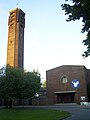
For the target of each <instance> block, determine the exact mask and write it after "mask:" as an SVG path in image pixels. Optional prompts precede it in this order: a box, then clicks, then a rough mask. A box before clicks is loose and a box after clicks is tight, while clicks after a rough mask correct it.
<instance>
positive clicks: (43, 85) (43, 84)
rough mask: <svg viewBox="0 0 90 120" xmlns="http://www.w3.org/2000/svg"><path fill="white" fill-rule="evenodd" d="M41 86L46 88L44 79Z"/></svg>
mask: <svg viewBox="0 0 90 120" xmlns="http://www.w3.org/2000/svg"><path fill="white" fill-rule="evenodd" d="M42 87H43V88H46V80H44V81H43V83H42Z"/></svg>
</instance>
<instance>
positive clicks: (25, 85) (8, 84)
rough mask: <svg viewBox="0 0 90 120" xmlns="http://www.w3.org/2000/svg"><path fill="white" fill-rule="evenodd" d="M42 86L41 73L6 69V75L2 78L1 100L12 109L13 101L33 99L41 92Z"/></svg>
mask: <svg viewBox="0 0 90 120" xmlns="http://www.w3.org/2000/svg"><path fill="white" fill-rule="evenodd" d="M40 86H41V84H40V74H39V72H37V71H33V72H29V71H27V72H26V71H24V70H22V69H18V68H13V67H6V68H5V73H4V74H3V75H1V76H0V99H4V100H5V101H6V107H8V106H10V105H8V102H9V103H11V107H12V100H13V99H15V98H16V99H17V98H19V99H22V98H31V97H32V96H34V95H35V93H38V92H39V89H40ZM10 101H11V102H10Z"/></svg>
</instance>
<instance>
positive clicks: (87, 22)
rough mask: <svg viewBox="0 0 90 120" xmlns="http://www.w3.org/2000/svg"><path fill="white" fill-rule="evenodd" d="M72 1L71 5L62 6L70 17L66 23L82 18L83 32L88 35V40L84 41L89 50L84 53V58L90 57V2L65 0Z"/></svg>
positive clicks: (85, 0)
mask: <svg viewBox="0 0 90 120" xmlns="http://www.w3.org/2000/svg"><path fill="white" fill-rule="evenodd" d="M65 1H66V2H67V1H71V4H70V3H69V4H66V3H65V4H62V5H61V6H62V10H64V11H65V15H68V18H67V20H66V21H75V20H79V19H80V18H82V22H83V25H82V26H83V27H82V30H81V32H82V33H85V32H86V33H87V36H86V39H85V40H83V43H84V45H85V46H86V47H87V50H86V51H84V54H83V57H88V56H89V55H90V0H65Z"/></svg>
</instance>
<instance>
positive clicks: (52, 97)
mask: <svg viewBox="0 0 90 120" xmlns="http://www.w3.org/2000/svg"><path fill="white" fill-rule="evenodd" d="M89 76H90V71H89V70H88V69H86V68H85V67H84V66H76V65H63V66H60V67H57V68H54V69H51V70H48V71H46V86H47V98H48V104H57V103H71V102H75V103H80V102H84V101H88V95H87V84H88V81H89V78H90V77H89ZM75 80H76V81H77V82H76V83H74V82H75ZM73 84H74V85H75V86H74V87H73V86H72V85H73ZM77 84H78V85H77Z"/></svg>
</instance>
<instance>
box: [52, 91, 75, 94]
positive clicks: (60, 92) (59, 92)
mask: <svg viewBox="0 0 90 120" xmlns="http://www.w3.org/2000/svg"><path fill="white" fill-rule="evenodd" d="M75 92H76V91H58V92H54V93H55V94H62V93H75Z"/></svg>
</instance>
